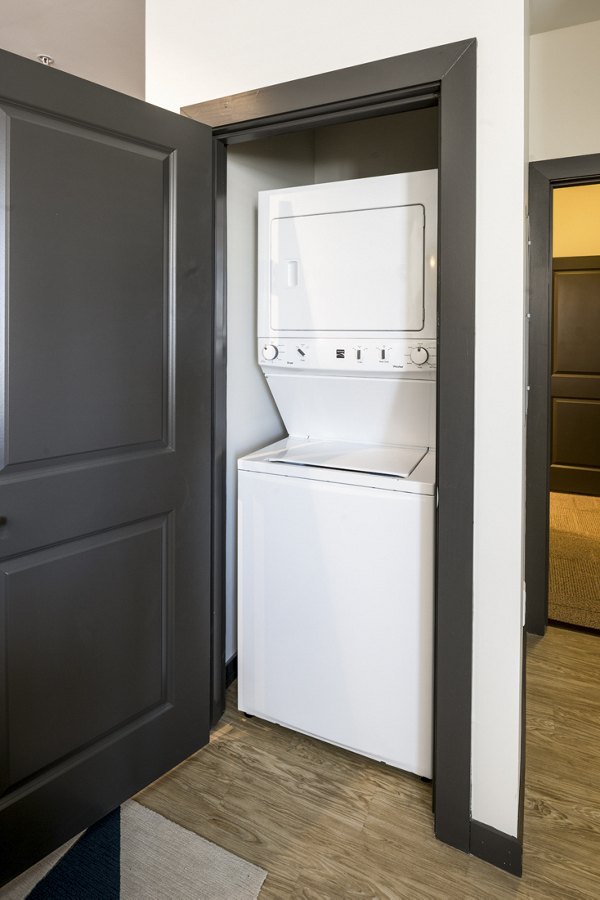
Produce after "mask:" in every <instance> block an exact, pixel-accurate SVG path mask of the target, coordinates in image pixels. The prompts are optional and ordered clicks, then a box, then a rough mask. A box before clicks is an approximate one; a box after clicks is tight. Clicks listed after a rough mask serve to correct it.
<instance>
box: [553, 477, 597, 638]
mask: <svg viewBox="0 0 600 900" xmlns="http://www.w3.org/2000/svg"><path fill="white" fill-rule="evenodd" d="M548 575H549V579H548V616H549V618H550V619H555V620H556V621H558V622H567V623H570V624H572V625H579V626H583V627H584V628H595V629H596V630H597V631H598V630H600V497H589V496H587V495H586V494H557V493H556V492H551V493H550V556H549V571H548Z"/></svg>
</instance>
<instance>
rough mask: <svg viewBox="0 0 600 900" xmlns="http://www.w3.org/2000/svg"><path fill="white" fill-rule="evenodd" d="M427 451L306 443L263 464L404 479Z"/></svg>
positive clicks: (290, 448) (324, 442)
mask: <svg viewBox="0 0 600 900" xmlns="http://www.w3.org/2000/svg"><path fill="white" fill-rule="evenodd" d="M427 452H428V447H398V446H392V445H389V444H387V445H382V444H379V445H378V444H354V443H349V442H348V441H308V442H307V443H305V444H301V445H300V446H299V447H286V448H284V449H283V450H279V451H277V452H276V453H273V454H272V455H270V456H267V457H266V458H265V461H267V462H276V463H287V464H288V465H294V466H317V467H318V468H323V469H342V470H345V471H352V472H366V473H368V474H372V475H393V476H395V477H396V478H408V476H409V475H410V474H411V472H412V471H413V470H414V469H415V468H416V467H417V466H418V465H419V463H420V462H421V460H422V459H423V457H424V456H425V454H426V453H427Z"/></svg>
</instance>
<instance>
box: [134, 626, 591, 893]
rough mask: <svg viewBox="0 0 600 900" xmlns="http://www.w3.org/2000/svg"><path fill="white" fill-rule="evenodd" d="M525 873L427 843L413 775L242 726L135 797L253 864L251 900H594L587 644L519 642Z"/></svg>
mask: <svg viewBox="0 0 600 900" xmlns="http://www.w3.org/2000/svg"><path fill="white" fill-rule="evenodd" d="M527 703H528V733H527V777H526V814H525V855H524V876H523V878H522V879H517V878H515V877H513V876H511V875H508V874H506V873H505V872H501V871H499V870H498V869H495V868H494V867H492V866H489V865H487V864H486V863H484V862H481V861H480V860H478V859H475V858H474V857H469V856H466V855H464V854H462V853H459V852H458V851H455V850H452V849H450V848H449V847H447V846H445V845H444V844H441V843H440V842H439V841H436V840H435V838H434V837H433V833H432V815H431V788H430V787H429V786H428V785H425V784H423V783H422V782H421V781H420V780H419V779H418V778H416V777H414V776H411V775H406V774H404V773H401V772H397V771H395V770H393V769H390V768H388V767H386V766H384V765H380V764H378V763H375V762H371V761H370V760H367V759H363V758H361V757H359V756H355V755H354V754H352V753H348V752H346V751H343V750H339V749H337V748H335V747H330V746H328V745H327V744H324V743H321V742H319V741H315V740H312V739H310V738H306V737H303V736H302V735H299V734H296V733H294V732H291V731H285V730H284V729H282V728H279V727H277V726H275V725H270V724H268V723H265V722H262V721H260V720H259V719H245V718H244V717H243V716H241V715H240V714H239V713H238V712H237V710H236V707H235V689H234V688H233V689H230V692H229V698H228V710H227V713H226V715H225V717H224V718H223V719H222V721H221V723H220V724H219V726H218V727H217V728H216V730H215V731H214V733H213V736H212V739H211V742H210V744H209V746H208V747H206V748H204V749H203V750H201V751H200V752H199V753H197V754H195V755H194V756H193V757H191V758H190V759H189V760H187V761H186V762H184V763H183V764H182V765H181V766H179V767H178V768H177V769H175V770H174V771H173V772H171V773H169V774H168V775H166V776H165V777H164V778H162V779H161V780H160V781H158V782H156V783H155V784H154V785H152V786H151V787H149V788H147V789H146V790H145V791H144V792H143V793H142V794H141V795H139V796H138V798H137V799H138V800H140V801H141V802H142V803H144V804H145V805H146V806H149V807H151V808H152V809H155V810H157V811H158V812H160V813H161V814H162V815H164V816H166V817H167V818H170V819H172V820H174V821H176V822H178V823H179V824H181V825H183V826H185V827H186V828H189V829H191V830H192V831H195V832H197V833H198V834H201V835H203V836H204V837H206V838H208V839H209V840H211V841H214V842H215V843H217V844H219V845H220V846H222V847H226V848H227V849H228V850H231V851H232V852H234V853H236V854H238V855H239V856H242V857H244V858H245V859H248V860H250V861H251V862H254V863H256V864H258V865H260V866H262V867H263V868H265V869H266V870H267V871H268V873H269V875H268V877H267V880H266V882H265V884H264V887H263V890H262V892H261V898H286V897H292V898H307V900H308V898H346V897H348V898H359V897H360V898H382V900H384V898H390V900H391V898H411V900H420V898H435V900H438V898H477V900H480V898H505V897H506V898H511V897H527V898H561V900H570V898H600V637H597V636H595V635H591V634H582V633H578V632H574V631H567V630H564V629H559V628H550V629H549V631H548V633H547V635H546V637H545V638H543V639H539V638H535V639H532V640H531V641H530V644H529V649H528V673H527Z"/></svg>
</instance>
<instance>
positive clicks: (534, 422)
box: [525, 153, 600, 634]
mask: <svg viewBox="0 0 600 900" xmlns="http://www.w3.org/2000/svg"><path fill="white" fill-rule="evenodd" d="M599 181H600V154H598V153H593V154H590V155H588V156H569V157H566V158H564V159H544V160H540V161H539V162H532V163H530V164H529V239H530V254H529V314H530V320H529V403H528V409H527V457H526V459H527V482H526V498H525V503H526V510H527V522H526V533H525V581H526V584H527V612H526V622H527V631H528V632H529V633H530V634H544V633H545V631H546V625H547V624H548V538H549V524H548V516H549V492H550V364H551V349H552V345H551V327H552V316H551V310H552V191H553V190H554V188H555V187H568V186H569V185H576V184H593V183H595V182H599Z"/></svg>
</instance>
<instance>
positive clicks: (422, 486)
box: [238, 437, 435, 496]
mask: <svg viewBox="0 0 600 900" xmlns="http://www.w3.org/2000/svg"><path fill="white" fill-rule="evenodd" d="M326 443H328V442H326V441H312V440H306V439H303V438H294V437H287V438H284V439H283V440H281V441H277V442H276V443H274V444H271V445H270V446H269V447H265V448H264V449H262V450H257V451H256V452H255V453H250V454H249V455H248V456H244V457H242V459H240V460H238V473H239V472H261V473H262V474H264V475H278V476H281V477H290V478H296V479H299V480H301V481H302V480H308V481H314V482H318V481H324V482H335V483H336V484H348V485H352V486H354V487H368V488H377V489H379V490H387V491H400V492H402V493H405V494H422V495H424V496H432V495H434V494H435V451H434V450H429V451H428V452H427V453H425V455H424V456H423V458H422V459H421V461H420V462H419V463H417V465H416V466H415V468H414V469H413V470H412V471H411V473H410V474H409V475H406V476H404V477H402V476H401V475H399V474H394V475H383V474H381V473H375V472H373V471H371V469H370V468H369V467H367V466H366V467H365V468H364V469H362V470H358V469H337V468H330V467H327V466H324V465H314V464H313V465H293V464H292V465H285V464H281V463H279V462H277V461H276V459H277V458H279V457H280V456H282V457H285V456H286V455H287V454H289V455H290V456H291V457H294V456H299V455H303V456H309V457H310V455H311V454H312V453H313V445H314V448H315V450H314V453H315V454H318V453H319V452H320V451H319V447H321V446H323V445H324V444H326ZM346 446H347V448H348V452H351V451H352V449H353V448H356V445H351V444H347V445H346ZM379 449H380V448H378V447H370V450H373V451H375V452H374V454H373V456H372V457H371V459H372V461H373V462H375V461H376V456H377V455H378V454H377V451H378V450H379ZM398 449H400V448H398ZM413 449H415V450H416V452H417V453H422V452H423V450H422V449H421V448H413ZM273 459H275V461H274V462H273V461H272V460H273ZM364 461H365V456H363V462H364ZM367 469H368V470H367Z"/></svg>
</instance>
